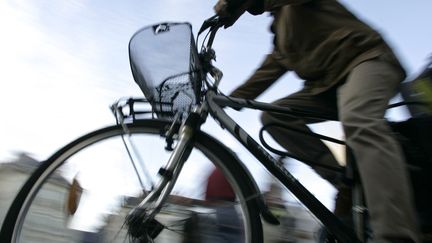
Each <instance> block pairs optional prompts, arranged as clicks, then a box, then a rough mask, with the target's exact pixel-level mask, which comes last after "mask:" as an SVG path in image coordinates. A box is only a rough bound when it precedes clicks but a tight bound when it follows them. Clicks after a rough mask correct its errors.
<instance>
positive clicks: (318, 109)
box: [261, 89, 338, 184]
mask: <svg viewBox="0 0 432 243" xmlns="http://www.w3.org/2000/svg"><path fill="white" fill-rule="evenodd" d="M273 104H275V105H279V106H284V107H289V108H291V109H293V110H298V111H307V112H308V113H310V114H311V115H314V116H318V117H326V118H327V119H329V120H337V108H336V107H337V106H336V94H335V90H330V91H328V92H326V93H323V94H320V95H312V94H310V93H309V92H308V91H307V89H303V90H301V91H299V92H296V93H294V94H291V95H289V96H287V97H285V98H282V99H280V100H277V101H275V102H274V103H273ZM261 120H262V123H263V125H270V124H278V125H280V126H268V128H267V129H266V131H267V132H268V133H269V134H270V135H271V136H272V137H273V138H274V139H275V140H276V142H278V143H279V144H280V145H281V146H282V147H283V148H285V149H286V150H287V151H289V152H290V153H292V154H294V155H296V156H299V157H301V158H304V159H306V160H310V161H314V162H317V163H321V164H325V165H329V166H338V162H337V160H336V158H335V157H334V156H333V154H332V153H331V151H330V150H329V148H328V147H327V146H326V145H325V144H324V143H323V142H322V141H321V140H320V139H318V138H316V137H312V136H307V135H305V134H302V133H299V132H296V131H293V130H291V129H296V130H301V131H304V132H311V130H310V129H309V128H308V127H307V125H306V124H307V123H313V122H317V121H316V120H312V119H301V118H299V117H294V116H288V115H283V114H280V113H273V112H263V114H262V117H261ZM282 126H283V127H282ZM284 127H289V128H291V129H287V128H284ZM314 169H315V171H316V172H317V173H318V174H319V175H321V176H322V177H323V178H324V179H326V180H328V181H329V182H331V183H332V184H336V183H337V174H336V173H334V172H333V171H331V170H328V169H324V168H322V167H315V168H314Z"/></svg>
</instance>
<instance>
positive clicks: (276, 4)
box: [263, 0, 313, 11]
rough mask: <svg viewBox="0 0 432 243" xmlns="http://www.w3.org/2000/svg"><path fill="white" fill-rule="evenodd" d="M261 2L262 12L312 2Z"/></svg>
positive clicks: (304, 0) (274, 0)
mask: <svg viewBox="0 0 432 243" xmlns="http://www.w3.org/2000/svg"><path fill="white" fill-rule="evenodd" d="M263 1H264V10H265V11H272V10H273V9H275V8H279V7H282V6H284V5H296V4H302V3H306V2H310V1H313V0H263Z"/></svg>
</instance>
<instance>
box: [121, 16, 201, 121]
mask: <svg viewBox="0 0 432 243" xmlns="http://www.w3.org/2000/svg"><path fill="white" fill-rule="evenodd" d="M129 59H130V65H131V69H132V74H133V77H134V79H135V82H136V83H137V84H138V86H139V87H140V88H141V90H142V91H143V93H144V95H145V97H146V98H147V100H148V101H149V102H150V104H151V105H152V108H153V111H154V112H155V113H156V114H157V115H158V117H164V118H172V117H173V116H174V115H175V114H176V113H178V112H182V113H183V112H188V111H189V110H190V108H191V107H192V106H193V105H195V104H197V103H198V102H199V98H200V91H201V82H202V78H201V71H200V64H199V60H198V53H197V51H196V47H195V41H194V37H193V33H192V26H191V25H190V24H189V23H161V24H157V25H153V26H148V27H144V28H142V29H140V30H139V31H137V32H136V33H135V34H134V35H133V36H132V38H131V40H130V42H129Z"/></svg>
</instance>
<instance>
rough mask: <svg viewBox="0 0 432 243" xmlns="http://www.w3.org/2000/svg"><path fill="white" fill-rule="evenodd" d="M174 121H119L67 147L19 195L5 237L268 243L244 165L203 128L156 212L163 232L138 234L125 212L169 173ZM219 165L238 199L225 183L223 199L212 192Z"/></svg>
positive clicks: (17, 239)
mask: <svg viewBox="0 0 432 243" xmlns="http://www.w3.org/2000/svg"><path fill="white" fill-rule="evenodd" d="M169 125H170V123H168V122H164V121H160V120H142V121H138V122H135V123H134V124H129V125H127V129H126V130H127V131H128V133H127V134H126V133H125V129H124V127H122V126H111V127H107V128H104V129H100V130H97V131H95V132H92V133H90V134H87V135H85V136H83V137H81V138H79V139H77V140H75V141H73V142H72V143H70V144H68V145H67V146H65V147H64V148H62V149H60V150H59V151H58V152H57V153H55V154H54V155H53V156H51V157H50V158H49V159H48V160H46V161H44V162H42V163H41V165H40V166H39V167H38V168H37V170H36V171H35V172H34V173H33V174H32V175H31V176H30V178H29V179H28V181H27V182H26V183H25V184H24V186H23V187H22V189H21V190H20V192H19V193H18V195H17V197H16V198H15V200H14V202H13V203H12V206H11V208H10V209H9V212H8V214H7V215H6V218H5V221H4V223H3V226H2V229H1V232H0V241H1V242H13V243H16V242H32V243H37V242H83V241H85V242H88V240H89V239H94V240H93V241H94V242H128V241H129V242H152V241H154V242H170V243H174V242H254V243H255V242H262V228H261V221H260V216H259V210H258V208H256V204H255V203H253V200H251V198H250V195H248V196H247V195H245V193H244V191H245V190H247V189H245V187H246V185H244V184H243V182H242V181H241V180H237V179H236V178H235V174H234V173H235V171H236V170H237V169H238V168H236V166H239V165H238V163H235V162H236V161H232V155H230V154H229V153H228V152H227V151H226V150H223V149H221V148H220V147H219V148H215V147H214V144H212V143H211V141H210V140H209V139H208V135H203V133H200V134H199V135H198V136H197V139H196V142H195V144H194V147H193V149H192V153H191V155H190V156H189V158H188V159H187V161H186V163H185V164H184V167H183V170H182V172H181V173H180V176H179V177H178V180H177V183H176V184H175V186H174V188H173V190H172V192H171V194H170V196H169V197H168V200H167V202H166V203H165V204H164V207H163V208H162V210H161V211H160V212H159V214H158V215H157V216H156V218H155V219H156V220H157V222H158V232H157V234H149V235H147V236H146V237H147V238H148V240H150V241H145V240H144V238H146V237H142V238H140V237H134V238H131V237H130V235H129V234H128V227H127V225H126V224H125V218H126V216H127V215H128V213H129V212H130V210H132V208H134V207H135V206H136V205H137V203H138V202H140V201H141V200H142V199H143V198H145V197H146V195H148V193H149V192H150V191H151V190H153V189H154V187H155V185H157V184H158V180H160V178H161V177H160V175H159V174H158V172H159V170H160V169H161V168H163V167H164V163H166V162H167V161H168V157H169V155H170V152H169V151H166V149H165V146H166V142H165V139H164V137H163V134H165V131H166V129H167V127H168V126H169ZM215 168H218V171H220V172H221V174H222V175H223V177H224V178H225V179H226V180H227V181H228V182H229V185H230V190H232V192H233V193H234V195H233V196H232V197H231V198H230V199H227V200H224V199H226V198H224V196H226V195H227V194H226V193H225V192H226V189H220V191H219V192H220V195H221V197H220V198H217V199H218V200H214V199H215V198H212V200H210V198H209V197H207V198H206V195H207V196H208V190H207V178H208V176H209V175H210V174H211V173H212V171H214V169H215ZM237 171H238V170H237ZM212 190H213V191H214V189H212ZM224 190H225V191H224ZM216 191H217V190H216ZM206 193H207V194H206ZM213 194H214V193H213ZM247 197H249V198H247ZM197 222H199V223H197ZM190 229H191V230H190ZM148 236H150V237H148ZM86 240H87V241H86Z"/></svg>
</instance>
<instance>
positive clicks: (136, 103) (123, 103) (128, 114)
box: [110, 97, 173, 125]
mask: <svg viewBox="0 0 432 243" xmlns="http://www.w3.org/2000/svg"><path fill="white" fill-rule="evenodd" d="M161 105H170V104H169V103H161ZM110 108H111V112H112V113H113V115H114V117H115V119H116V124H117V125H118V124H123V123H133V122H135V121H137V120H143V119H156V118H159V117H157V116H158V115H159V116H161V114H162V117H165V118H166V117H172V116H173V114H172V112H165V113H161V112H160V111H158V112H157V113H156V112H155V111H154V109H153V108H152V105H151V103H150V102H149V101H148V100H147V99H146V98H132V97H129V98H121V99H119V100H118V101H116V102H115V103H114V104H112V105H111V106H110Z"/></svg>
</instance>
